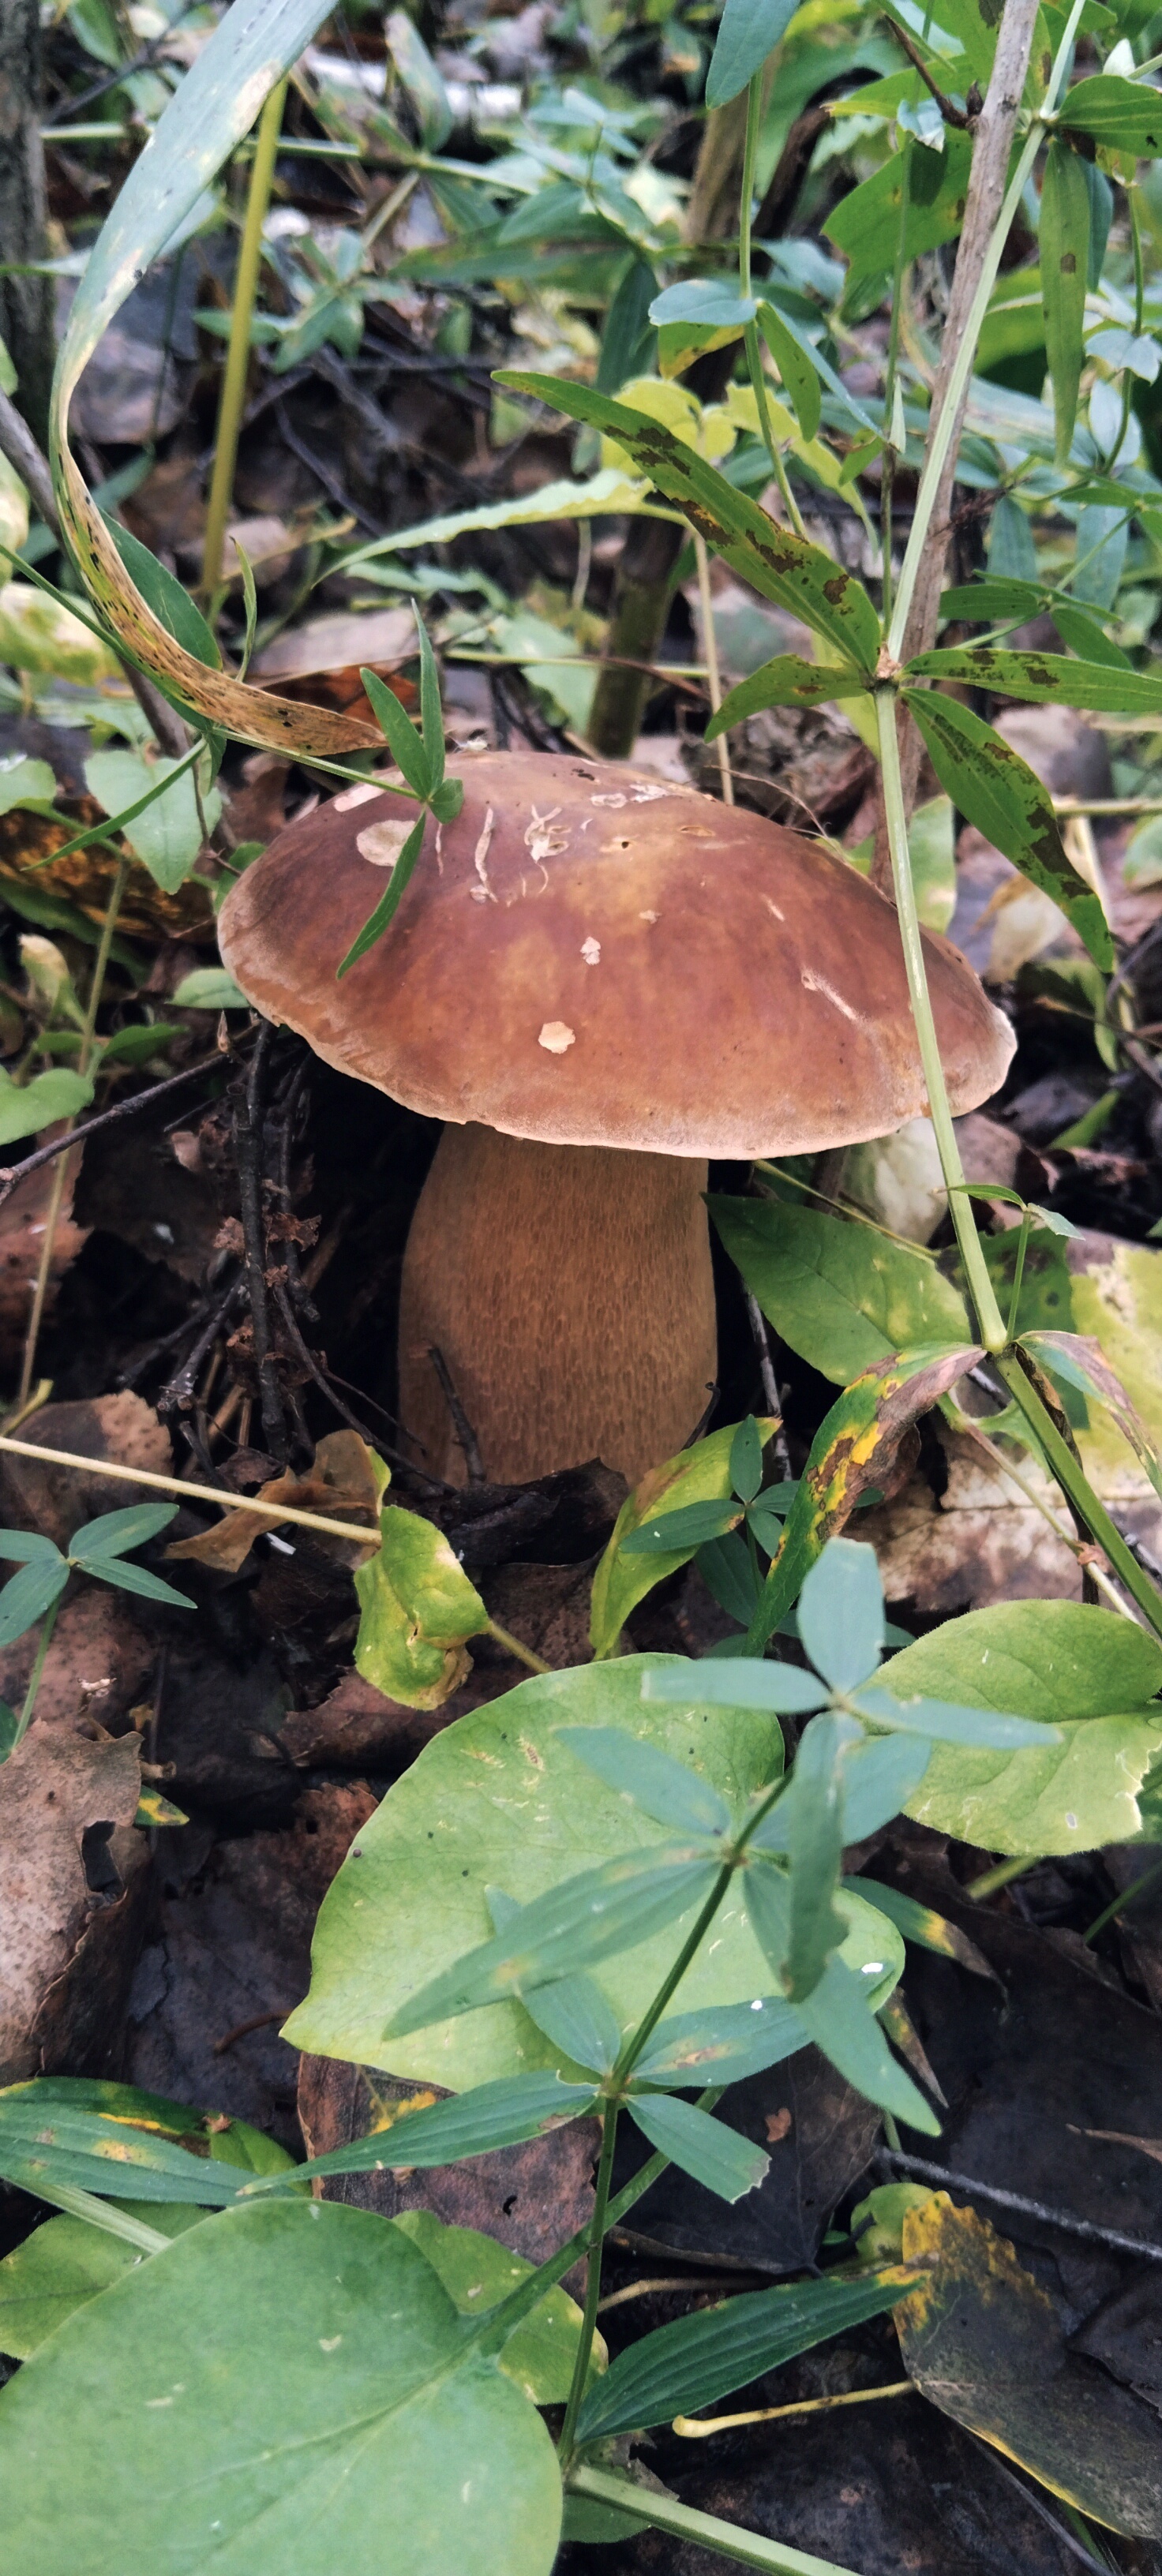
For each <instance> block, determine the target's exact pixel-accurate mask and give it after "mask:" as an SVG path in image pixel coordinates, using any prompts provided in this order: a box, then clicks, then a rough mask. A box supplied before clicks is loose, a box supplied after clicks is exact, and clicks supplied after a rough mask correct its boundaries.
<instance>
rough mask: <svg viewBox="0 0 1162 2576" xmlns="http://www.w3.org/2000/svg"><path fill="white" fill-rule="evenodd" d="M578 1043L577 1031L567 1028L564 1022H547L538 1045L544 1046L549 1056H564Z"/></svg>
mask: <svg viewBox="0 0 1162 2576" xmlns="http://www.w3.org/2000/svg"><path fill="white" fill-rule="evenodd" d="M576 1043H577V1037H576V1031H575V1030H574V1029H570V1028H566V1026H565V1022H564V1020H546V1022H545V1025H544V1027H543V1029H542V1030H541V1033H540V1036H539V1038H538V1039H537V1045H538V1046H543V1047H544V1048H545V1049H546V1051H547V1053H548V1054H549V1055H564V1054H565V1053H566V1052H567V1050H568V1049H569V1048H570V1047H571V1046H575V1045H576Z"/></svg>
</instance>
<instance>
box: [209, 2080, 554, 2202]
mask: <svg viewBox="0 0 1162 2576" xmlns="http://www.w3.org/2000/svg"><path fill="white" fill-rule="evenodd" d="M594 2099H595V2095H594V2089H593V2086H592V2084H562V2082H561V2079H560V2077H559V2076H557V2075H506V2076H502V2077H501V2078H500V2079H499V2080H498V2081H497V2082H496V2083H494V2084H478V2085H476V2086H475V2087H474V2089H473V2090H472V2091H471V2092H469V2093H457V2094H455V2095H454V2096H453V2098H452V2100H451V2101H450V2102H436V2103H434V2104H433V2105H432V2107H431V2109H429V2110H423V2111H409V2110H407V2109H406V2108H405V2109H404V2110H402V2111H401V2112H400V2114H399V2115H398V2117H397V2118H396V2119H394V2120H391V2121H390V2122H385V2123H383V2124H381V2125H379V2126H377V2127H376V2128H375V2129H374V2130H373V2131H372V2133H371V2135H370V2136H369V2137H366V2138H354V2139H352V2140H351V2142H350V2144H349V2145H347V2146H345V2147H332V2148H331V2150H330V2151H329V2153H328V2154H327V2155H323V2156H314V2157H312V2159H311V2161H310V2162H309V2163H308V2164H305V2165H297V2166H296V2167H295V2169H294V2170H295V2179H296V2181H308V2180H309V2181H312V2182H313V2181H314V2178H315V2176H316V2174H344V2173H385V2172H387V2171H388V2170H389V2169H390V2168H391V2167H392V2166H399V2165H410V2166H415V2167H416V2168H424V2169H425V2170H426V2169H427V2167H429V2166H431V2165H454V2164H458V2163H459V2161H460V2158H461V2157H462V2156H488V2155H492V2154H494V2153H495V2152H496V2150H497V2149H498V2148H499V2147H513V2146H519V2145H520V2144H521V2142H522V2140H524V2139H526V2138H539V2137H540V2136H541V2135H542V2134H543V2132H544V2131H545V2130H546V2129H552V2128H555V2127H556V2126H557V2124H558V2122H560V2121H563V2120H572V2119H576V2117H577V2116H578V2114H579V2113H580V2112H582V2111H588V2110H589V2109H591V2108H592V2105H593V2102H594ZM240 2188H241V2192H242V2196H243V2198H244V2199H246V2200H257V2199H259V2198H262V2199H266V2198H268V2197H269V2195H270V2194H271V2193H272V2192H276V2193H277V2192H280V2191H285V2189H286V2177H285V2175H282V2174H274V2175H264V2176H262V2177H261V2178H260V2179H259V2180H257V2181H255V2182H252V2183H245V2184H243V2185H241V2186H240Z"/></svg>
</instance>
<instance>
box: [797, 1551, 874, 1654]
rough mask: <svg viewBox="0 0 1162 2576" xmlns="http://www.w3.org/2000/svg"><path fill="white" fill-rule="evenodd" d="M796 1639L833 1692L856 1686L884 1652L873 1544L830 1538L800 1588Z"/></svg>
mask: <svg viewBox="0 0 1162 2576" xmlns="http://www.w3.org/2000/svg"><path fill="white" fill-rule="evenodd" d="M799 1638H800V1642H801V1644H802V1645H803V1646H804V1648H805V1649H806V1652H807V1654H808V1655H809V1656H810V1658H811V1661H812V1663H813V1664H814V1666H815V1669H816V1672H820V1673H822V1675H823V1678H824V1680H825V1681H826V1682H829V1683H830V1685H831V1688H832V1690H835V1691H850V1690H854V1689H855V1686H856V1684H857V1682H862V1681H866V1680H867V1677H868V1674H869V1673H874V1672H875V1670H876V1668H877V1666H878V1664H879V1660H880V1656H881V1655H882V1653H883V1651H884V1587H883V1585H882V1583H881V1581H880V1570H879V1567H878V1565H877V1564H876V1552H875V1549H874V1547H866V1546H861V1545H860V1543H859V1541H858V1540H856V1539H850V1538H833V1539H830V1540H829V1541H828V1544H827V1546H826V1547H825V1548H824V1550H823V1554H822V1556H821V1557H820V1559H819V1562H818V1564H817V1565H813V1566H812V1568H811V1572H810V1574H809V1575H808V1577H807V1580H806V1582H805V1584H804V1586H803V1590H802V1593H801V1595H800V1600H799Z"/></svg>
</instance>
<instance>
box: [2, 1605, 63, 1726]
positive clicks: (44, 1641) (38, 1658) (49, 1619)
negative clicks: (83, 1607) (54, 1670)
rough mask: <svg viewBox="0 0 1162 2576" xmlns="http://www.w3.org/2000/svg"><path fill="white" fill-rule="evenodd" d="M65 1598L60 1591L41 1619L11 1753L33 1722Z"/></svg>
mask: <svg viewBox="0 0 1162 2576" xmlns="http://www.w3.org/2000/svg"><path fill="white" fill-rule="evenodd" d="M63 1599H64V1594H63V1592H59V1593H58V1594H57V1597H56V1600H55V1601H52V1602H50V1603H49V1606H48V1609H47V1610H46V1611H45V1614H44V1617H43V1619H42V1620H41V1623H40V1635H39V1637H38V1639H37V1645H36V1653H35V1656H34V1657H33V1664H32V1671H31V1672H30V1674H29V1676H28V1688H27V1690H26V1691H25V1694H24V1704H23V1706H22V1708H21V1711H20V1715H19V1717H18V1719H17V1721H16V1733H15V1735H14V1736H13V1738H12V1742H11V1744H10V1745H9V1747H8V1750H9V1753H15V1751H16V1747H17V1745H18V1744H21V1743H23V1741H24V1738H25V1736H26V1735H27V1733H28V1730H29V1727H30V1726H31V1724H32V1719H33V1712H34V1710H35V1708H36V1694H37V1692H38V1690H39V1689H40V1679H41V1674H42V1673H43V1671H44V1667H45V1659H46V1657H47V1654H48V1650H49V1647H50V1645H51V1644H52V1632H53V1629H54V1628H55V1626H56V1614H57V1611H58V1610H59V1609H60V1606H61V1602H62V1601H63Z"/></svg>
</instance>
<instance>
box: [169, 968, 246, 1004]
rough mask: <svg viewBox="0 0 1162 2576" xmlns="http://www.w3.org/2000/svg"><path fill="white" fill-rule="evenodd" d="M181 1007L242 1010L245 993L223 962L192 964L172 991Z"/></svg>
mask: <svg viewBox="0 0 1162 2576" xmlns="http://www.w3.org/2000/svg"><path fill="white" fill-rule="evenodd" d="M174 1001H175V1002H176V1004H177V1006H178V1008H179V1010H183V1011H244V1010H245V1009H246V1007H247V1003H246V995H245V993H240V992H239V990H238V986H237V984H236V983H235V981H234V978H233V976H232V975H228V974H227V972H226V969H225V967H224V966H195V968H194V971H193V974H192V975H183V977H182V980H181V983H180V984H179V985H178V988H177V991H176V993H175V994H174Z"/></svg>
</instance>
